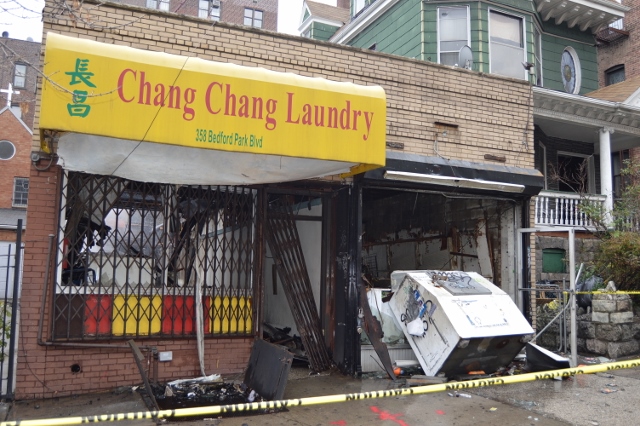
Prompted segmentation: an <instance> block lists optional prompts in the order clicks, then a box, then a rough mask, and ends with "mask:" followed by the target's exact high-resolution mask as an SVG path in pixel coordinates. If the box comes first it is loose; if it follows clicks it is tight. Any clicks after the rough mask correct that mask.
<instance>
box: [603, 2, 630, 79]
mask: <svg viewBox="0 0 640 426" xmlns="http://www.w3.org/2000/svg"><path fill="white" fill-rule="evenodd" d="M622 4H623V5H624V6H627V7H629V8H630V10H629V12H627V13H626V14H625V16H624V19H621V20H620V21H617V22H615V23H614V24H612V25H610V26H609V28H606V29H603V30H601V31H599V32H598V33H597V34H596V42H597V46H598V83H599V86H600V87H601V88H602V87H605V86H609V85H611V84H615V83H619V82H621V81H624V80H626V79H630V78H632V77H637V76H640V58H639V57H638V55H637V54H636V52H638V49H640V1H638V0H624V1H623V2H622Z"/></svg>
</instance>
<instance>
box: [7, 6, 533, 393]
mask: <svg viewBox="0 0 640 426" xmlns="http://www.w3.org/2000/svg"><path fill="white" fill-rule="evenodd" d="M88 3H89V2H87V1H85V2H84V5H85V6H89V5H88ZM52 11H53V9H52V2H47V6H46V10H45V14H44V16H45V21H44V31H45V34H46V32H47V31H54V32H57V33H61V34H66V35H69V36H72V37H81V38H87V39H92V40H97V41H99V42H104V43H110V44H119V45H126V46H131V47H135V48H139V49H149V50H154V51H162V52H167V53H172V54H178V55H183V56H197V57H200V58H202V59H206V60H215V61H221V62H233V63H236V64H240V65H246V66H252V67H254V66H261V67H265V68H268V69H271V70H274V71H281V72H293V73H296V74H300V75H304V76H311V77H324V78H327V79H330V80H335V81H347V82H353V83H357V84H364V85H372V84H376V85H381V86H382V87H384V89H385V90H386V94H387V108H388V111H387V141H388V142H396V143H402V144H404V150H405V151H406V152H411V153H417V154H423V155H428V156H435V155H437V154H436V153H435V150H434V143H433V142H434V136H435V129H436V123H437V122H440V123H449V124H454V125H457V126H458V129H459V134H458V135H457V136H456V138H450V139H449V140H440V141H439V145H438V152H439V154H440V155H442V156H444V157H446V158H455V159H462V160H469V161H474V162H484V160H483V158H484V154H493V155H496V156H504V157H506V159H507V161H506V165H508V166H515V167H526V168H533V138H532V132H528V133H526V136H524V137H526V138H528V141H527V142H528V143H527V144H523V143H522V142H523V135H525V133H524V130H525V129H527V128H528V129H531V128H532V123H531V120H532V116H531V96H530V90H531V88H530V86H529V85H528V84H527V83H526V82H524V81H521V80H514V79H505V78H501V77H498V76H492V75H486V74H479V73H474V72H471V71H467V70H464V69H458V68H456V69H454V68H449V67H445V66H440V65H435V64H430V63H426V62H420V61H417V60H413V59H408V58H402V57H396V56H391V55H387V54H382V53H377V52H370V51H365V50H361V49H356V48H349V47H343V46H336V45H332V44H329V43H318V42H314V41H312V40H308V39H303V38H298V37H293V36H288V35H280V34H274V33H271V32H266V31H260V30H254V29H247V28H246V27H239V26H234V25H230V24H226V23H220V24H216V25H214V26H211V23H210V22H208V21H206V20H200V19H197V18H187V17H183V16H176V15H174V14H169V13H161V12H157V13H155V12H149V11H148V10H147V9H145V10H142V9H139V8H133V7H125V6H118V5H115V4H100V5H96V6H94V5H91V9H88V8H87V10H86V13H85V15H84V16H85V21H84V22H72V21H70V20H65V19H66V18H65V17H64V16H58V17H56V16H53V15H52V13H51V12H52ZM106 22H109V23H111V24H113V23H120V24H121V26H119V27H118V26H116V27H115V28H112V29H108V30H107V29H104V30H99V29H94V28H98V27H99V26H98V25H96V24H97V23H98V24H100V23H106ZM44 42H46V36H45V37H44ZM36 113H37V114H38V113H39V107H38V108H37V109H36ZM36 134H38V132H37V131H36ZM39 146H40V145H39V140H38V139H37V137H34V140H33V149H34V150H38V149H39ZM526 147H529V148H526ZM31 177H32V184H31V185H32V186H31V190H32V194H34V195H33V198H34V199H35V200H37V201H35V202H34V204H33V205H32V204H31V200H32V198H30V206H29V211H28V221H29V238H28V242H27V248H26V252H27V253H28V256H26V258H25V277H24V284H23V287H24V289H25V290H24V295H23V323H22V327H23V328H22V333H23V336H24V339H21V342H23V346H21V348H20V354H21V358H20V362H19V365H18V382H17V383H18V385H17V389H16V392H17V395H16V396H17V397H18V398H27V397H36V396H53V395H63V394H68V393H70V392H72V391H73V392H79V391H86V390H99V389H111V388H113V387H114V386H120V385H130V384H133V383H137V382H140V379H139V376H138V374H137V372H136V371H135V370H134V369H133V365H134V364H133V358H132V356H131V353H130V351H128V350H123V349H116V348H113V349H94V350H91V351H88V350H86V349H77V348H75V349H72V348H68V349H64V348H60V347H43V346H39V345H38V344H37V343H36V336H37V331H38V318H39V315H40V306H41V300H42V298H43V294H42V293H43V287H44V284H43V279H44V274H45V265H46V264H47V261H46V251H47V240H48V235H49V234H50V233H55V230H56V214H57V210H56V207H55V205H56V203H57V200H58V194H59V191H60V189H59V169H58V168H57V167H52V168H50V169H49V170H48V171H46V172H44V171H40V172H39V171H37V170H35V169H32V170H31ZM32 224H33V226H32ZM32 228H33V229H32ZM48 308H49V306H48V303H47V304H45V324H44V330H45V331H46V330H47V329H48V328H47V327H48V326H49V321H48V315H49V312H48ZM44 335H45V336H46V333H45V334H44ZM139 343H140V344H146V345H153V346H156V347H157V348H158V350H161V351H163V350H172V351H174V354H173V361H171V362H169V363H161V364H160V366H159V375H160V379H161V380H166V379H169V378H174V377H185V376H190V375H195V374H197V365H198V361H197V356H196V352H195V342H194V341H191V340H177V341H167V340H161V341H154V340H152V341H144V342H142V341H141V342H139ZM122 344H124V342H122ZM250 346H251V339H247V338H243V339H211V340H209V339H207V340H206V349H205V352H206V353H207V356H206V359H207V361H206V369H207V371H208V372H216V373H221V374H227V373H238V372H240V371H241V370H242V369H243V368H244V367H245V366H246V362H247V360H248V357H249V350H250ZM104 362H108V363H109V364H108V365H105V364H104ZM74 363H80V365H81V367H82V372H81V373H76V374H74V373H72V372H71V368H70V366H71V365H72V364H74ZM114 367H115V368H114ZM114 372H115V373H114ZM103 377H104V378H105V380H102V378H103ZM96 378H99V379H100V380H96ZM70 383H72V384H70Z"/></svg>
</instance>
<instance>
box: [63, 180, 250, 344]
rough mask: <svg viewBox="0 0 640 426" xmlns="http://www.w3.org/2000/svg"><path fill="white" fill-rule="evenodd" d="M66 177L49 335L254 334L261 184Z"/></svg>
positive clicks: (85, 337) (99, 337) (84, 337)
mask: <svg viewBox="0 0 640 426" xmlns="http://www.w3.org/2000/svg"><path fill="white" fill-rule="evenodd" d="M64 182H65V183H64V187H63V189H62V202H61V212H60V218H61V219H60V227H59V236H58V240H59V243H58V247H59V248H58V256H57V258H58V260H57V275H56V276H57V280H56V285H55V294H54V304H53V322H52V329H51V335H52V338H53V340H57V341H61V340H66V341H96V340H104V339H113V338H118V337H122V338H131V337H135V338H145V337H149V338H153V337H162V338H164V337H181V336H184V337H192V336H194V335H195V334H196V327H197V322H196V318H197V317H198V316H199V314H201V318H202V319H203V327H202V328H203V332H204V334H205V335H251V334H252V333H253V307H252V300H253V271H254V267H253V265H254V262H255V258H256V241H255V240H256V239H255V223H256V221H255V218H256V208H257V191H256V190H253V189H249V188H242V187H222V186H179V185H166V184H156V183H142V182H134V181H129V180H126V179H122V178H116V177H109V176H96V175H90V174H85V173H78V172H69V173H68V174H67V175H66V176H65V180H64ZM196 298H199V299H200V300H196ZM200 301H201V303H199V302H200ZM198 306H200V307H201V308H200V309H201V311H200V312H199V313H198V312H196V311H197V309H198Z"/></svg>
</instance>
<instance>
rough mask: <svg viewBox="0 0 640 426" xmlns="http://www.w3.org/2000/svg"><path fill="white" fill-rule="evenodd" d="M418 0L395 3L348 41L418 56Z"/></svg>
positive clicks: (419, 15) (354, 44) (358, 44)
mask: <svg viewBox="0 0 640 426" xmlns="http://www.w3.org/2000/svg"><path fill="white" fill-rule="evenodd" d="M420 7H421V0H405V1H400V2H398V3H396V5H395V6H393V7H392V8H391V9H389V10H388V11H387V12H386V13H385V14H383V15H382V16H381V17H380V18H378V19H377V20H376V21H375V22H373V23H372V24H371V25H369V27H367V28H366V29H365V30H364V31H362V32H361V33H360V34H358V35H357V36H356V37H354V38H353V39H352V40H351V41H350V42H349V43H348V44H349V45H351V46H355V47H362V48H365V49H368V48H369V47H371V46H372V45H373V44H375V45H376V50H377V51H380V52H385V53H392V54H395V55H401V56H407V57H410V58H420V51H421V50H420V35H421V34H420V31H421V22H420V17H421V14H420Z"/></svg>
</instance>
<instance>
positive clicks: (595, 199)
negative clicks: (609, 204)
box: [535, 191, 606, 228]
mask: <svg viewBox="0 0 640 426" xmlns="http://www.w3.org/2000/svg"><path fill="white" fill-rule="evenodd" d="M605 199H606V197H605V196H604V195H593V194H589V195H584V194H582V195H581V194H575V193H571V192H554V191H541V192H540V194H538V196H537V197H536V204H535V224H536V225H546V226H548V225H558V226H576V227H582V228H592V227H594V226H595V223H594V222H593V221H592V219H591V218H590V217H589V216H588V215H587V214H586V213H585V212H584V211H582V209H581V208H580V205H581V204H585V203H589V204H595V205H596V207H597V208H599V209H604V202H605ZM601 211H602V210H601Z"/></svg>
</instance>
